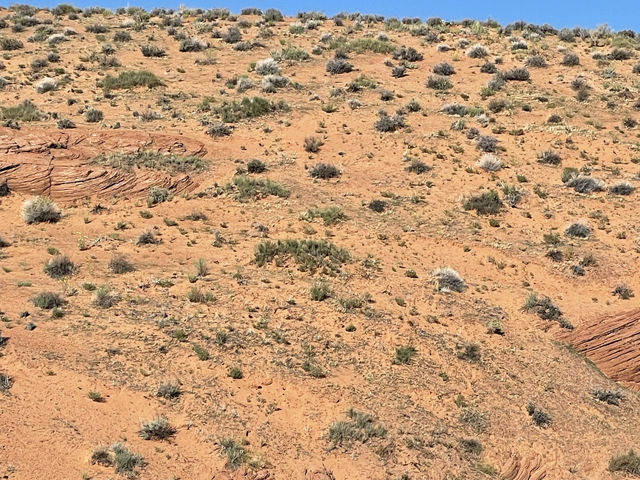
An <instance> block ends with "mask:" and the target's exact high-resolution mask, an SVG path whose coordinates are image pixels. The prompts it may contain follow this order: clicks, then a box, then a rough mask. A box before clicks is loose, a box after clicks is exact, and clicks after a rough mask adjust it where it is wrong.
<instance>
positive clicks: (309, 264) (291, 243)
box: [254, 240, 351, 271]
mask: <svg viewBox="0 0 640 480" xmlns="http://www.w3.org/2000/svg"><path fill="white" fill-rule="evenodd" d="M254 257H255V261H256V263H257V264H258V265H259V266H264V265H265V264H267V263H271V262H273V261H274V260H275V261H276V262H277V263H283V262H284V261H286V260H287V259H288V258H292V259H293V260H295V262H296V263H297V264H298V267H299V269H300V270H303V271H304V270H311V271H314V270H316V269H317V268H320V267H323V268H327V269H329V270H337V269H339V267H340V265H342V264H344V263H346V262H348V261H349V260H350V259H351V255H350V254H349V252H348V251H347V250H345V249H342V248H339V247H337V246H335V245H334V244H333V243H331V242H328V241H326V240H277V241H275V242H274V241H271V240H265V241H261V242H260V243H259V244H258V245H257V246H256V249H255V253H254Z"/></svg>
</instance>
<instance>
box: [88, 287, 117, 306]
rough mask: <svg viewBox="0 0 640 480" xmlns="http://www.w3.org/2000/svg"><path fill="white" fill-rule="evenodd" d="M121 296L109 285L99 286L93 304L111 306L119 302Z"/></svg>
mask: <svg viewBox="0 0 640 480" xmlns="http://www.w3.org/2000/svg"><path fill="white" fill-rule="evenodd" d="M118 301H119V297H118V295H117V294H115V293H113V290H112V289H111V287H110V286H109V285H102V286H100V287H98V288H97V289H96V291H95V293H94V294H93V305H94V306H96V307H98V308H111V307H113V306H114V305H115V304H116V303H118Z"/></svg>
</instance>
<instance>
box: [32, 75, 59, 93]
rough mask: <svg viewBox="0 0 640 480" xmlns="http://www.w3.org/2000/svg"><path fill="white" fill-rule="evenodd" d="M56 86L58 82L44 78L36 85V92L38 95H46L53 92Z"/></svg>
mask: <svg viewBox="0 0 640 480" xmlns="http://www.w3.org/2000/svg"><path fill="white" fill-rule="evenodd" d="M57 86H58V82H56V80H55V79H54V78H51V77H45V78H43V79H42V80H40V81H39V82H38V83H36V92H38V93H46V92H50V91H52V90H55V89H56V87H57Z"/></svg>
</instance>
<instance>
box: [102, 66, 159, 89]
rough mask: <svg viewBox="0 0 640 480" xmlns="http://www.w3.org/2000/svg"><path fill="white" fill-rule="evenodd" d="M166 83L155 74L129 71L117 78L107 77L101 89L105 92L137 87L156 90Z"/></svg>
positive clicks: (145, 71) (143, 71)
mask: <svg viewBox="0 0 640 480" xmlns="http://www.w3.org/2000/svg"><path fill="white" fill-rule="evenodd" d="M163 85H164V82H162V80H160V79H159V78H158V77H157V76H156V75H155V74H153V73H151V72H149V71H147V70H135V71H134V70H127V71H125V72H121V73H120V74H119V75H118V76H117V77H114V76H111V75H107V76H106V77H105V78H104V79H103V80H102V82H101V85H100V86H101V87H102V88H103V90H104V91H105V92H107V93H108V92H110V91H112V90H122V89H131V88H136V87H147V88H155V87H161V86H163Z"/></svg>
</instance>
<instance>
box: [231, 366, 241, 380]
mask: <svg viewBox="0 0 640 480" xmlns="http://www.w3.org/2000/svg"><path fill="white" fill-rule="evenodd" d="M229 376H230V377H231V378H233V379H234V380H239V379H241V378H242V376H243V375H242V370H240V369H239V368H238V367H233V368H231V369H230V370H229Z"/></svg>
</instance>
